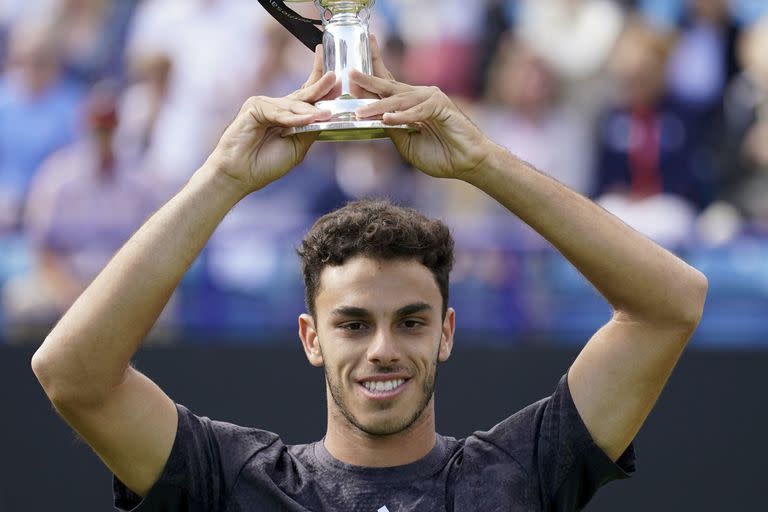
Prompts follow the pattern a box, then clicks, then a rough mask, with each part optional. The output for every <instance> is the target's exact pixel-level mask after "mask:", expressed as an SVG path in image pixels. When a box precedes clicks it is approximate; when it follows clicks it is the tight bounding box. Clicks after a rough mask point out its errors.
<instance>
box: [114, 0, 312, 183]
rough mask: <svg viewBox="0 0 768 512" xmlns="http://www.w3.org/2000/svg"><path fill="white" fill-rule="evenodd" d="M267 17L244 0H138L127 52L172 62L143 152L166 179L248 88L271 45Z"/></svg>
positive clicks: (186, 165)
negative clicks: (162, 102) (163, 99)
mask: <svg viewBox="0 0 768 512" xmlns="http://www.w3.org/2000/svg"><path fill="white" fill-rule="evenodd" d="M268 19H269V18H268V15H267V14H266V13H265V12H264V10H263V9H260V8H259V7H258V5H255V4H254V2H253V1H251V0H144V2H142V3H141V4H140V5H139V7H138V9H137V11H136V14H135V16H134V22H133V25H132V28H131V32H130V36H129V42H128V52H129V58H130V59H131V60H133V59H137V58H142V57H143V56H145V55H158V54H163V55H167V56H168V57H169V58H170V60H171V64H172V66H171V77H170V83H169V88H168V95H167V100H166V105H165V107H164V108H163V109H162V111H161V112H160V114H159V115H158V118H157V120H156V122H155V126H154V131H153V142H154V143H153V144H152V146H151V147H150V148H149V153H148V158H150V159H151V160H152V163H153V165H152V167H153V168H155V169H158V172H162V173H163V175H164V178H165V179H166V180H167V181H169V182H172V183H174V184H175V185H180V184H181V183H182V182H184V181H186V179H187V178H188V177H189V176H190V174H191V173H192V172H193V171H194V170H195V169H196V168H197V167H198V166H199V165H200V164H201V163H202V162H203V159H204V158H205V157H206V156H207V155H208V153H209V152H210V150H211V149H212V148H213V146H214V144H215V142H216V140H217V139H218V137H219V135H220V134H221V132H222V131H223V129H224V128H225V127H226V125H227V124H228V123H229V121H230V120H231V119H232V115H233V113H234V112H237V110H238V109H239V108H240V106H241V105H242V102H243V101H244V100H245V99H246V98H247V97H248V96H251V95H253V94H255V91H254V89H253V84H254V81H255V78H256V73H257V71H258V69H259V68H260V62H261V61H262V59H263V58H264V56H265V54H266V53H268V52H269V51H270V49H269V48H268V44H267V40H266V38H265V30H264V26H265V22H266V21H267V20H268ZM307 53H308V52H307ZM309 59H310V60H309V62H310V63H309V64H308V66H307V68H306V70H307V73H308V72H309V69H311V55H310V56H309Z"/></svg>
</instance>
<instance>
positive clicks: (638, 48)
mask: <svg viewBox="0 0 768 512" xmlns="http://www.w3.org/2000/svg"><path fill="white" fill-rule="evenodd" d="M671 48H672V41H671V39H670V38H669V37H668V36H667V35H665V34H663V33H661V32H659V31H657V30H656V29H654V28H652V27H650V26H649V25H647V24H645V23H644V22H642V21H640V20H633V21H632V22H631V23H630V24H629V25H628V26H627V27H626V29H625V31H624V33H623V34H622V36H621V38H620V39H619V42H618V44H617V46H616V48H615V49H614V53H613V56H612V59H611V72H612V75H613V79H614V87H615V92H614V96H615V97H614V99H613V103H612V104H610V105H609V106H608V108H607V111H606V112H605V113H604V115H603V117H602V119H601V120H600V122H599V125H598V134H597V181H596V190H595V196H597V197H598V198H599V199H598V202H600V203H601V204H602V205H603V206H604V207H605V208H607V209H608V210H609V211H611V212H612V213H614V214H615V215H617V216H618V217H620V218H621V219H622V220H624V221H625V222H627V223H629V224H630V225H632V226H633V227H635V228H636V229H638V230H640V231H641V232H643V233H645V234H646V235H648V236H650V237H652V238H654V239H656V240H657V241H659V242H662V243H667V244H677V243H681V242H683V241H685V239H686V237H687V236H688V233H689V232H690V228H691V225H692V224H691V223H692V222H693V221H694V219H695V216H696V211H697V208H699V207H702V206H705V204H706V202H707V199H708V197H707V192H708V191H707V190H706V189H705V184H706V183H707V182H708V180H709V179H711V176H707V175H706V173H707V172H709V171H708V170H707V166H706V165H702V162H701V156H702V154H703V147H702V140H703V137H702V134H701V127H700V126H697V124H696V120H697V119H698V118H697V117H696V116H691V115H690V113H689V112H688V111H687V110H686V109H685V108H683V107H682V105H680V104H679V103H678V102H676V101H675V100H674V99H673V98H670V97H669V96H668V95H667V91H666V89H665V71H666V66H667V57H668V55H669V52H670V49H671ZM703 174H704V176H702V175H703Z"/></svg>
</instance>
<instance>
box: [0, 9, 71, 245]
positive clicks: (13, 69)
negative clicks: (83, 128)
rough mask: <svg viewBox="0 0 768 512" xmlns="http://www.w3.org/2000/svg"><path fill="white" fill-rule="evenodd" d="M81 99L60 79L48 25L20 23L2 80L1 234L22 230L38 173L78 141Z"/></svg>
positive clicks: (12, 40)
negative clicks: (57, 153)
mask: <svg viewBox="0 0 768 512" xmlns="http://www.w3.org/2000/svg"><path fill="white" fill-rule="evenodd" d="M82 98H83V93H82V90H81V89H80V88H79V87H78V86H77V85H75V84H72V83H70V82H68V81H67V80H65V79H64V78H63V77H62V76H61V66H60V60H59V55H58V52H57V49H56V47H55V41H54V40H53V39H52V38H51V36H50V34H49V31H48V27H47V26H46V25H40V24H37V23H34V24H29V23H24V24H19V25H16V26H15V27H14V28H13V30H12V33H11V37H10V48H9V55H8V65H7V67H6V70H5V73H4V74H3V75H2V76H0V233H7V232H10V231H16V230H18V228H19V222H20V219H21V217H20V215H21V211H22V207H23V204H24V201H25V198H26V195H27V191H28V188H29V184H30V183H31V181H32V179H33V177H34V174H35V171H36V169H37V168H38V167H39V166H40V164H41V163H42V162H43V160H45V159H46V158H47V157H48V156H50V155H51V153H53V152H54V151H56V150H57V149H59V148H61V147H63V146H65V145H66V144H69V143H70V142H72V141H73V140H74V139H75V138H76V137H77V134H78V131H79V126H78V125H79V123H78V112H79V109H80V104H81V101H82Z"/></svg>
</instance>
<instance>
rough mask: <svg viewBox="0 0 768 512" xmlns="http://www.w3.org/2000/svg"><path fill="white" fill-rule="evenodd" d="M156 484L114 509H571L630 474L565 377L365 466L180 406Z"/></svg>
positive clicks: (117, 488)
mask: <svg viewBox="0 0 768 512" xmlns="http://www.w3.org/2000/svg"><path fill="white" fill-rule="evenodd" d="M177 408H178V414H179V427H178V432H177V434H176V440H175V442H174V445H173V449H172V451H171V455H170V457H169V459H168V462H167V464H166V467H165V469H164V471H163V474H162V476H161V477H160V480H159V481H158V482H157V483H156V484H155V486H154V487H153V488H152V489H151V490H150V492H149V493H148V495H147V497H146V498H145V499H144V500H143V501H142V500H141V498H140V497H139V496H137V495H135V494H134V493H132V492H131V491H130V490H128V489H127V488H126V487H125V486H124V485H123V484H122V483H121V482H120V481H119V480H118V479H116V478H115V480H114V492H115V506H116V507H117V509H118V510H123V511H128V510H135V511H142V512H146V511H156V512H171V511H173V512H176V511H190V512H191V511H195V512H198V511H199V512H216V511H222V512H241V511H242V512H246V511H247V512H267V511H292V512H308V511H313V512H320V511H333V512H342V511H361V512H410V511H418V512H427V511H437V510H441V511H446V510H447V511H538V510H541V511H544V510H546V511H570V510H579V509H581V508H582V507H583V506H584V505H585V504H586V503H587V502H588V501H589V499H590V498H591V497H592V496H593V494H594V493H595V491H596V490H597V489H598V488H599V487H600V486H602V485H603V484H605V483H607V482H609V481H611V480H614V479H617V478H626V477H627V476H629V475H630V474H631V473H633V472H634V460H635V457H634V450H633V449H632V447H631V446H630V447H629V448H628V449H627V451H626V452H625V453H624V455H622V456H621V458H620V459H619V461H618V462H617V463H616V464H614V463H613V462H611V460H610V459H609V458H608V457H607V456H606V455H605V453H604V452H603V451H602V450H601V449H600V448H599V447H598V446H597V445H595V443H594V441H593V440H592V438H591V436H590V434H589V432H588V431H587V429H586V427H585V425H584V423H583V422H582V420H581V417H580V416H579V414H578V412H577V411H576V407H575V406H574V404H573V400H572V398H571V394H570V391H569V390H568V383H567V378H566V377H563V378H562V379H561V380H560V383H559V385H558V386H557V389H556V390H555V392H554V394H553V395H552V396H550V397H549V398H545V399H543V400H541V401H539V402H536V403H534V404H532V405H530V406H528V407H526V408H525V409H523V410H521V411H519V412H518V413H516V414H514V415H512V416H510V417H509V418H507V419H506V420H504V421H502V422H501V423H499V424H498V425H496V426H495V427H493V428H492V429H491V430H490V431H488V432H476V433H475V434H473V435H471V436H469V437H467V438H466V439H461V440H456V439H454V438H452V437H445V436H440V435H438V436H437V443H436V444H435V447H434V448H433V449H432V451H431V452H430V453H429V454H428V455H427V456H426V457H424V458H423V459H421V460H419V461H417V462H414V463H412V464H408V465H405V466H399V467H393V468H365V467H358V466H352V465H349V464H345V463H343V462H341V461H339V460H336V459H334V458H333V456H332V455H331V454H330V453H328V451H327V450H326V449H325V447H324V445H323V442H322V441H318V442H316V443H312V444H307V445H297V446H286V445H285V444H283V442H282V441H281V440H280V437H279V436H277V435H276V434H273V433H271V432H265V431H263V430H256V429H252V428H244V427H239V426H236V425H232V424H229V423H222V422H218V421H212V420H210V419H208V418H201V417H198V416H195V415H194V414H192V413H191V412H190V411H189V410H188V409H186V408H185V407H183V406H181V405H179V406H177Z"/></svg>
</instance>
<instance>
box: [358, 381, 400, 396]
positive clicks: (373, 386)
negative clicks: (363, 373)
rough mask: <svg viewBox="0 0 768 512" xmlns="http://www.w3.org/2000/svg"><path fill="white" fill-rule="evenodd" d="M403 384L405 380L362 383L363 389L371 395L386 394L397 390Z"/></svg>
mask: <svg viewBox="0 0 768 512" xmlns="http://www.w3.org/2000/svg"><path fill="white" fill-rule="evenodd" d="M404 383H405V379H397V380H387V381H376V382H373V381H368V382H363V386H365V389H367V390H368V391H370V392H371V393H386V392H387V391H392V390H393V389H395V388H399V387H400V386H402V385H403V384H404Z"/></svg>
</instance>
